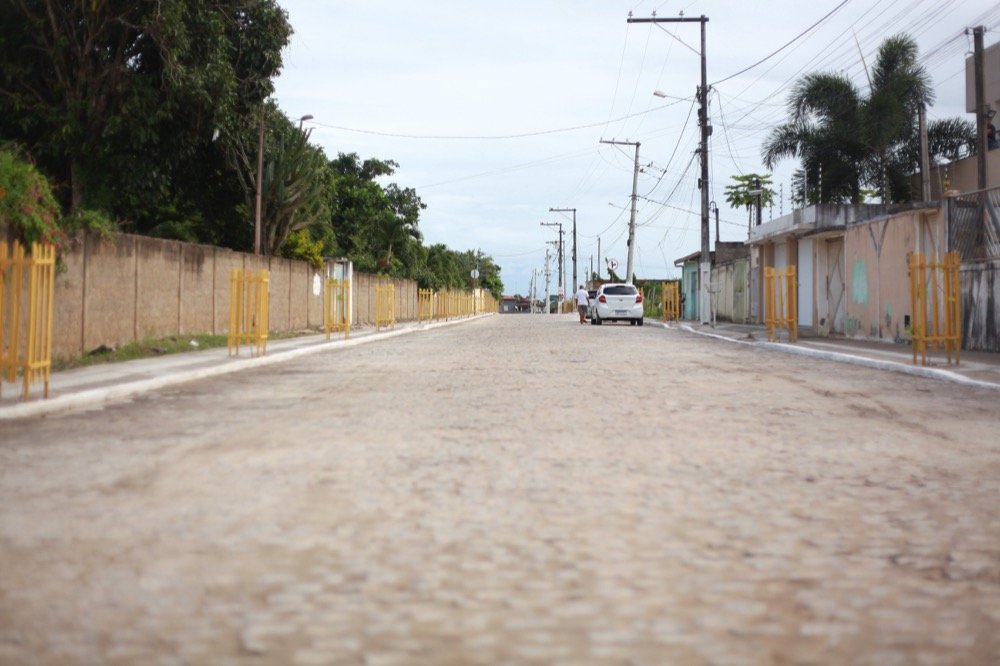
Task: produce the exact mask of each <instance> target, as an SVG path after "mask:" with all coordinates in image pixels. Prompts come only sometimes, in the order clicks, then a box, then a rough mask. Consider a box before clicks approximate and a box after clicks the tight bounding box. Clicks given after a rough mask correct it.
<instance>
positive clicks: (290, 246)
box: [278, 229, 323, 269]
mask: <svg viewBox="0 0 1000 666" xmlns="http://www.w3.org/2000/svg"><path fill="white" fill-rule="evenodd" d="M278 254H280V255H281V256H282V257H287V258H288V259H298V260H300V261H308V262H309V263H310V264H311V265H312V267H313V268H316V269H320V268H322V267H323V241H322V240H313V239H312V238H311V237H310V235H309V230H308V229H300V230H298V231H293V232H292V233H291V234H289V236H288V239H287V240H286V241H285V243H284V244H283V245H282V246H281V249H280V251H279V252H278Z"/></svg>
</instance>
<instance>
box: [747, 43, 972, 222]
mask: <svg viewBox="0 0 1000 666" xmlns="http://www.w3.org/2000/svg"><path fill="white" fill-rule="evenodd" d="M868 84H869V85H868V94H867V96H865V95H863V94H862V93H861V92H860V91H859V89H858V88H857V87H856V86H855V85H854V83H853V82H851V81H850V80H849V79H848V78H847V77H845V76H843V75H841V74H831V73H812V74H807V75H805V76H803V77H802V78H801V79H800V80H799V81H798V82H797V83H796V85H795V87H794V88H793V90H792V94H791V97H790V101H789V120H788V122H786V123H784V124H782V125H779V126H778V127H776V128H774V129H773V130H772V131H771V134H770V135H769V136H768V138H767V139H766V140H765V142H764V147H763V160H764V164H765V165H767V167H768V168H773V167H774V165H775V164H776V163H777V162H778V161H780V160H781V159H784V158H787V157H798V158H799V159H800V160H801V164H802V169H801V170H800V171H799V172H797V176H796V178H795V182H794V184H793V188H794V191H793V200H796V201H797V202H799V203H806V204H813V203H847V202H850V203H860V202H861V200H862V198H863V193H862V188H863V187H864V186H868V187H871V188H874V189H875V190H877V191H878V192H879V195H880V197H881V199H882V200H883V201H886V202H889V201H906V200H908V199H909V198H910V196H911V193H910V186H909V178H908V176H909V174H911V173H913V172H914V171H916V170H917V169H918V168H919V159H918V156H919V153H918V150H917V148H918V145H919V138H918V134H917V119H918V111H919V107H920V106H921V105H927V104H930V103H931V102H933V91H932V89H931V81H930V77H929V76H928V74H927V72H926V70H925V69H924V68H923V66H922V65H921V64H920V63H919V58H918V54H917V46H916V42H915V41H914V40H913V39H912V38H911V37H908V36H906V35H896V36H893V37H889V38H887V39H886V40H885V41H884V42H882V44H881V45H880V46H879V50H878V54H877V55H876V59H875V63H874V65H873V67H872V69H871V78H870V80H869V81H868ZM967 129H968V127H967V126H965V125H963V124H962V122H961V121H960V120H958V119H954V120H947V121H944V122H941V121H939V122H938V123H937V127H936V128H935V129H934V131H933V134H934V136H935V138H934V139H932V141H931V145H932V149H931V151H932V154H935V155H939V156H948V155H955V154H957V152H958V150H957V149H958V147H960V146H963V145H969V141H970V138H969V134H968V132H967V131H966V130H967Z"/></svg>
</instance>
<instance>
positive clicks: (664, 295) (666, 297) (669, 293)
mask: <svg viewBox="0 0 1000 666" xmlns="http://www.w3.org/2000/svg"><path fill="white" fill-rule="evenodd" d="M660 312H661V316H662V317H663V321H670V320H673V319H680V318H681V286H680V284H678V283H677V282H664V283H662V284H661V285H660Z"/></svg>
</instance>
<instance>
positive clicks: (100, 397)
mask: <svg viewBox="0 0 1000 666" xmlns="http://www.w3.org/2000/svg"><path fill="white" fill-rule="evenodd" d="M490 316H493V313H489V314H482V315H476V316H473V317H467V318H465V319H453V320H448V321H442V322H431V323H425V324H421V323H418V324H415V325H412V326H407V327H405V328H402V327H401V328H398V329H392V330H388V331H383V332H377V333H371V334H369V335H365V336H362V337H357V338H348V339H346V340H344V339H340V340H330V341H323V342H319V343H316V344H314V345H308V346H303V347H298V348H295V349H286V350H282V351H275V352H273V353H269V354H266V355H264V356H260V357H257V358H239V357H229V358H227V359H226V360H225V361H222V362H221V364H220V365H215V366H209V367H204V368H197V369H193V370H186V371H180V372H173V373H169V374H164V375H163V376H160V377H153V378H150V379H139V380H135V381H130V382H125V383H122V384H117V385H113V386H107V387H101V388H93V389H86V390H83V391H78V392H76V393H67V394H66V395H60V396H55V397H50V398H48V399H36V400H30V401H28V402H19V403H14V404H11V405H9V406H0V421H4V420H7V419H19V418H28V417H32V416H41V415H45V414H53V413H56V412H61V411H69V410H72V409H79V408H82V407H91V406H94V405H97V404H103V403H107V402H113V401H117V400H122V399H124V398H128V397H131V396H134V395H138V394H140V393H146V392H148V391H155V390H157V389H161V388H166V387H168V386H174V385H177V384H183V383H184V382H189V381H193V380H195V379H205V378H208V377H218V376H221V375H227V374H229V373H232V372H239V371H240V370H247V369H250V368H260V367H264V366H268V365H273V364H275V363H282V362H284V361H290V360H292V359H295V358H299V357H302V356H307V355H309V354H316V353H319V352H323V351H329V350H332V349H341V348H347V347H356V346H358V345H362V344H367V343H369V342H377V341H379V340H387V339H389V338H394V337H398V336H400V335H408V334H410V333H415V332H418V331H427V330H431V329H434V328H441V327H444V326H452V325H455V324H462V323H465V322H470V321H475V320H476V319H481V318H483V317H490Z"/></svg>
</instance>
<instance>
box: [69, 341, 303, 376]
mask: <svg viewBox="0 0 1000 666" xmlns="http://www.w3.org/2000/svg"><path fill="white" fill-rule="evenodd" d="M314 333H316V331H285V332H281V333H271V334H270V335H269V336H268V339H269V340H285V339H288V338H296V337H299V336H301V335H312V334H314ZM227 344H228V338H227V336H225V335H213V334H210V333H200V334H196V335H179V336H178V335H171V336H170V337H166V338H154V339H149V340H142V341H141V342H130V343H128V344H125V345H122V346H120V347H115V348H111V347H106V346H104V345H101V346H100V347H98V348H97V349H93V350H91V351H89V352H87V353H86V354H84V355H83V356H77V357H75V358H69V359H53V360H52V370H53V371H59V370H70V369H72V368H84V367H87V366H91V365H99V364H101V363H120V362H122V361H134V360H136V359H140V358H153V357H156V356H164V355H166V354H180V353H185V352H192V351H199V350H202V349H214V348H218V347H225V346H226V345H227Z"/></svg>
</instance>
